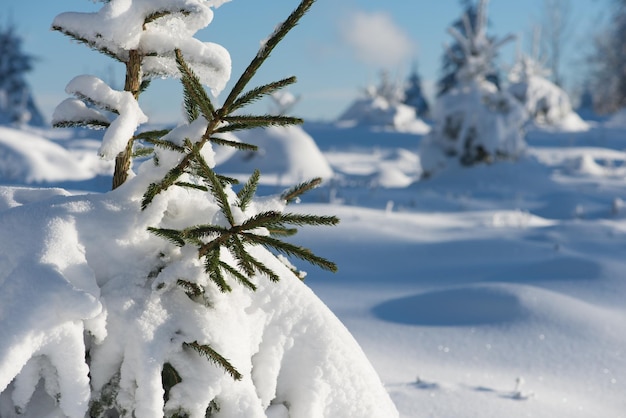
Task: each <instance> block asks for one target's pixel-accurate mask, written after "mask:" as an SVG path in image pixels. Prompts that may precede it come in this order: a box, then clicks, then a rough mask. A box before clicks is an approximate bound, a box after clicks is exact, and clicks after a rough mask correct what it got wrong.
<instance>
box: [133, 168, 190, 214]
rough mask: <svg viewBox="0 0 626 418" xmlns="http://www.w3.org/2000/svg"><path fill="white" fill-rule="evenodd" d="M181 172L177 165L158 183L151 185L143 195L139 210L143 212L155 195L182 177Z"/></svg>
mask: <svg viewBox="0 0 626 418" xmlns="http://www.w3.org/2000/svg"><path fill="white" fill-rule="evenodd" d="M183 173H184V172H183V171H182V169H181V168H180V166H179V165H177V166H176V167H174V168H172V169H171V170H170V171H168V172H167V174H166V175H165V177H164V178H163V179H162V180H161V181H160V182H158V183H151V184H150V185H149V186H148V189H147V190H146V193H144V195H143V199H142V201H141V210H144V209H145V208H147V207H148V205H149V204H150V203H152V201H153V200H154V198H155V197H156V195H158V194H159V193H161V192H162V191H163V190H166V189H167V188H169V187H170V186H171V185H173V184H176V180H178V179H179V178H180V176H182V175H183Z"/></svg>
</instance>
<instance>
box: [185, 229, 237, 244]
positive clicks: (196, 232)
mask: <svg viewBox="0 0 626 418" xmlns="http://www.w3.org/2000/svg"><path fill="white" fill-rule="evenodd" d="M229 232H230V229H227V228H224V227H223V226H219V225H198V226H194V227H192V228H187V229H185V230H184V231H183V232H182V233H181V235H182V236H183V237H189V238H206V237H209V236H212V235H216V234H217V235H226V234H228V233H229ZM209 244H210V243H209Z"/></svg>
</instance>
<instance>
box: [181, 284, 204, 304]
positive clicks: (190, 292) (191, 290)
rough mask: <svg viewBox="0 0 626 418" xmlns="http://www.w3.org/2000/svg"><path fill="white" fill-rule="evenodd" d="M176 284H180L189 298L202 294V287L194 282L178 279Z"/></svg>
mask: <svg viewBox="0 0 626 418" xmlns="http://www.w3.org/2000/svg"><path fill="white" fill-rule="evenodd" d="M176 284H177V285H178V286H180V287H181V288H182V289H183V291H184V292H185V293H186V294H187V296H189V298H190V299H193V298H197V297H199V296H202V295H203V294H204V289H202V287H201V286H200V285H198V284H196V283H192V282H190V281H188V280H183V279H178V280H177V281H176Z"/></svg>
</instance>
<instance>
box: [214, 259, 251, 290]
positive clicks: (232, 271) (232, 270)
mask: <svg viewBox="0 0 626 418" xmlns="http://www.w3.org/2000/svg"><path fill="white" fill-rule="evenodd" d="M220 267H221V268H222V269H224V270H225V271H226V272H228V273H229V274H230V275H231V276H233V277H234V278H235V279H236V280H237V281H238V282H239V283H240V284H242V285H243V286H245V287H247V288H248V289H250V290H252V291H253V292H254V291H256V286H255V285H254V283H252V282H251V281H250V280H248V278H247V277H246V276H244V275H243V274H241V273H240V272H239V271H237V269H235V268H234V267H233V266H231V265H230V264H228V263H224V262H223V261H220Z"/></svg>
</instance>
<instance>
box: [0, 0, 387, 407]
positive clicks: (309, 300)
mask: <svg viewBox="0 0 626 418" xmlns="http://www.w3.org/2000/svg"><path fill="white" fill-rule="evenodd" d="M313 2H314V0H303V1H302V2H301V3H300V5H299V6H298V8H297V9H296V10H295V11H294V12H293V13H292V14H291V15H290V16H289V18H288V19H287V20H286V21H285V22H284V23H283V24H281V25H279V26H278V27H277V28H276V30H275V31H274V33H273V34H272V35H271V36H270V37H269V38H268V39H267V40H266V42H265V43H264V44H263V46H262V47H261V49H260V50H259V53H258V54H257V55H256V56H255V58H254V59H253V60H252V62H251V63H250V65H249V66H248V68H247V69H246V71H244V73H243V75H242V76H241V78H240V79H239V80H238V81H237V82H236V83H235V86H234V87H233V89H232V90H231V92H230V94H229V95H228V97H227V98H226V99H225V100H224V104H223V105H222V107H220V108H216V107H214V106H213V103H212V100H211V99H210V97H209V95H208V93H207V92H206V90H205V89H204V87H203V85H202V82H206V83H207V84H208V86H209V87H210V88H213V89H219V88H220V87H221V76H219V74H223V70H224V71H225V69H224V68H222V67H214V68H213V70H212V71H215V72H216V73H219V74H218V75H217V76H216V75H211V74H210V73H206V74H205V75H206V76H208V78H204V77H202V76H199V75H196V74H195V73H194V71H193V70H192V68H191V67H190V65H188V64H187V59H186V58H187V57H189V58H190V59H189V61H191V62H193V61H194V59H198V61H201V59H200V58H202V57H203V56H204V55H203V52H206V51H204V50H202V49H191V50H186V51H183V50H182V48H181V49H179V48H178V46H184V45H187V44H186V43H185V42H184V41H182V40H180V39H179V41H180V42H179V43H178V45H171V44H168V43H167V42H166V41H164V44H165V45H168V46H173V47H174V50H173V51H171V52H170V51H169V50H167V51H166V53H165V55H164V59H163V60H161V61H159V59H158V58H159V54H160V52H159V51H157V52H156V55H151V56H150V58H154V61H158V62H161V63H168V62H169V60H170V59H173V62H174V65H175V66H174V67H171V66H169V65H165V66H163V67H160V68H163V69H164V71H167V73H168V74H170V75H171V74H172V73H173V72H174V71H176V72H177V73H180V75H181V77H182V83H183V86H184V92H185V108H186V110H187V115H188V123H186V124H183V125H181V126H179V127H177V128H175V129H174V130H172V131H171V132H158V133H157V132H149V133H148V134H139V135H135V134H134V132H135V130H136V129H137V126H138V125H139V124H141V123H142V122H143V121H144V120H145V118H144V116H143V112H141V109H140V108H139V106H138V104H137V100H136V96H134V95H133V94H132V93H130V92H129V91H127V92H116V91H114V90H112V89H111V88H110V87H108V86H107V85H106V84H104V83H103V82H102V81H100V80H97V79H95V78H93V77H79V78H78V79H75V80H74V81H73V82H72V83H70V85H71V86H72V88H70V89H69V90H70V91H71V92H73V93H76V95H77V96H78V97H79V98H81V99H87V101H89V102H96V103H98V104H100V105H103V107H105V108H107V109H108V110H114V111H116V112H117V113H118V114H119V116H117V118H116V119H115V120H113V121H112V122H109V121H108V115H105V114H104V113H100V112H98V111H97V110H95V109H91V108H88V107H85V106H84V103H83V102H80V103H79V102H72V104H71V105H69V106H68V105H63V106H67V107H65V108H63V109H62V112H61V115H62V116H67V118H65V119H64V120H66V121H68V123H73V122H80V123H88V122H89V121H90V120H91V121H96V122H103V123H104V122H105V117H106V118H107V119H106V123H105V125H108V130H107V133H106V134H105V136H104V142H103V146H102V148H101V154H103V155H104V156H107V157H111V156H115V153H117V152H122V151H124V149H126V148H127V147H128V145H127V143H126V140H124V141H121V140H118V139H120V138H127V137H129V136H130V137H132V138H133V140H135V141H136V140H145V141H147V142H148V143H150V144H152V145H153V146H154V150H153V152H154V158H153V159H151V160H148V161H146V162H145V163H143V164H142V165H141V166H139V168H138V170H137V172H136V175H133V176H130V177H129V179H128V180H127V181H125V182H124V183H123V184H121V185H120V187H118V188H116V189H115V190H113V191H111V192H109V193H105V194H91V195H82V196H71V195H70V194H69V193H68V192H65V191H63V190H59V189H57V190H45V189H42V190H32V189H18V188H2V189H0V208H2V211H0V233H1V234H2V235H1V237H0V238H1V239H0V254H2V256H0V266H1V268H0V416H2V417H14V416H23V417H28V418H34V417H43V416H50V417H52V416H54V417H70V418H81V417H85V416H89V417H118V416H119V417H130V416H132V417H137V418H154V417H160V416H166V417H197V418H201V417H208V416H211V417H229V418H231V417H241V418H244V417H246V418H248V417H266V416H269V417H283V416H294V417H305V418H306V417H311V418H313V417H338V416H346V417H393V416H397V412H396V411H395V408H394V406H393V404H392V403H391V401H390V399H389V397H388V395H387V393H386V392H385V390H384V388H383V387H382V385H381V384H380V381H379V379H378V377H377V376H376V374H375V372H374V371H373V368H372V367H371V365H370V364H369V363H368V361H367V360H366V358H365V356H364V355H363V352H362V351H361V350H360V348H359V346H358V344H357V343H356V342H355V341H354V339H353V338H352V337H351V336H350V334H349V333H348V332H347V330H346V329H345V328H344V327H343V326H342V325H341V324H340V323H339V321H338V320H337V319H336V318H335V317H334V316H333V315H332V314H331V313H330V312H329V311H328V309H327V308H326V307H325V306H324V305H323V304H322V303H321V302H320V301H319V300H318V299H317V298H316V297H315V296H314V295H313V293H312V292H311V291H310V289H308V288H307V287H306V286H305V285H304V284H303V283H302V281H301V279H300V278H301V274H299V272H297V270H296V269H295V268H294V267H293V266H292V265H291V263H290V262H288V261H287V260H286V259H285V258H284V256H295V257H297V258H300V259H303V260H305V261H309V262H311V263H313V264H315V265H317V266H319V267H322V268H326V269H334V268H335V266H334V264H333V263H331V262H329V261H327V260H325V259H324V258H321V257H319V256H316V255H314V254H313V253H311V252H310V251H309V250H307V249H305V248H301V247H298V246H297V245H294V244H291V243H288V242H285V241H283V240H282V239H281V237H284V236H288V235H293V234H294V233H295V232H296V230H295V229H294V227H297V226H301V225H332V224H335V223H336V222H337V219H336V218H335V217H325V216H315V215H300V214H295V213H288V212H285V208H286V205H287V204H288V203H290V202H292V201H294V200H295V199H296V198H297V196H298V195H299V194H301V193H303V192H305V191H307V190H309V189H310V188H312V187H314V186H315V185H316V184H317V183H318V182H319V180H313V181H310V182H306V183H303V184H301V185H298V186H296V187H294V188H292V189H291V190H289V191H287V192H285V193H284V194H282V195H280V196H274V197H266V198H263V199H260V198H256V197H255V190H256V185H257V183H258V180H259V172H258V171H255V172H254V173H253V174H252V176H251V177H250V180H249V181H248V182H247V183H246V184H244V185H243V187H241V188H240V189H239V191H237V192H235V189H234V188H233V186H232V182H233V179H229V178H226V177H224V176H221V175H219V174H217V173H216V172H215V171H214V170H213V167H214V163H215V162H214V156H215V153H214V151H213V149H212V144H220V145H231V146H236V147H238V148H241V149H251V148H253V147H252V146H251V145H248V144H242V143H237V142H232V141H228V140H225V139H223V138H220V137H221V134H223V133H227V132H230V131H234V130H240V129H249V128H250V127H254V126H267V125H273V124H278V125H284V124H287V125H288V124H292V123H295V122H298V120H296V119H294V118H288V117H283V116H248V115H243V116H242V115H239V116H233V112H234V111H236V110H238V109H241V108H242V107H244V106H245V105H246V104H248V103H250V102H251V101H254V100H257V99H259V98H260V97H262V96H265V95H268V94H271V93H273V92H275V91H277V90H278V89H280V88H282V87H285V86H286V85H288V84H290V83H292V82H293V81H294V79H293V78H290V79H285V80H281V81H279V82H275V83H270V84H267V85H264V86H260V87H257V88H254V89H251V90H249V91H244V89H245V88H246V86H247V84H248V82H249V81H250V79H251V77H252V76H253V75H254V74H255V73H256V70H257V69H258V68H259V67H260V65H261V64H262V63H263V62H264V61H265V60H266V59H267V58H268V56H269V54H270V53H271V51H272V50H273V49H274V48H275V46H276V45H277V44H278V43H279V42H280V40H281V39H282V38H283V37H284V36H285V35H286V33H287V32H288V31H289V30H290V29H291V28H293V27H294V26H295V25H296V23H297V22H298V21H299V19H300V18H301V17H302V16H303V15H304V14H305V13H306V11H308V9H309V8H310V7H311V5H312V4H313ZM222 3H223V1H220V0H216V1H203V0H181V1H177V0H171V1H165V0H160V1H136V2H129V1H123V0H111V1H109V2H106V4H105V6H104V7H103V9H102V10H106V13H103V12H102V11H101V12H100V13H96V14H93V15H88V16H83V15H81V14H76V15H61V16H62V17H61V18H57V20H55V22H56V23H59V22H60V21H62V22H63V25H64V27H75V28H78V29H77V30H76V32H73V34H74V35H75V37H76V36H80V35H84V36H82V37H83V39H85V40H88V39H89V37H90V36H92V35H93V37H94V39H100V37H106V38H107V39H109V40H113V39H114V40H116V41H115V42H112V43H110V44H108V45H107V47H106V49H107V50H108V51H109V52H111V54H115V53H116V51H117V52H120V51H121V52H120V54H121V57H124V56H125V53H124V52H123V51H125V50H124V49H123V48H121V49H119V51H118V50H116V49H114V47H115V46H116V45H117V43H116V42H121V45H122V46H128V45H129V44H131V43H133V42H135V41H136V40H137V39H136V38H135V35H136V33H135V32H133V31H132V30H129V28H133V26H132V25H130V24H128V25H124V24H118V23H120V22H118V21H116V20H113V21H110V22H109V24H104V23H103V22H105V21H107V19H109V18H115V17H118V18H123V19H122V20H124V19H125V18H132V19H131V20H132V21H133V22H134V21H135V20H136V19H137V18H138V16H139V17H141V18H142V19H143V20H144V22H145V26H146V27H147V26H150V27H151V28H153V29H154V30H155V33H159V34H161V35H163V36H162V37H160V39H163V40H164V39H166V37H165V36H164V34H165V30H166V29H167V30H169V31H171V32H172V33H173V34H176V30H175V29H176V28H183V27H184V26H185V24H186V22H187V21H188V19H190V16H193V15H194V13H199V14H200V15H201V16H204V18H206V17H207V16H209V13H208V12H210V11H211V9H210V8H211V7H218V6H219V5H221V4H222ZM128 6H137V8H133V7H130V8H129V7H128ZM154 7H156V9H155V8H154ZM72 16H73V17H72ZM74 20H76V22H74ZM191 20H192V21H193V19H191ZM202 21H203V22H206V19H204V20H202ZM83 25H84V26H83ZM161 26H162V27H161ZM157 28H158V29H157ZM92 30H94V31H93V32H90V31H92ZM174 38H175V36H174ZM140 44H141V42H140ZM131 51H134V49H132V50H131ZM220 51H221V50H220ZM222 52H223V51H221V52H220V54H222ZM170 53H171V56H170ZM221 56H222V57H223V54H222V55H221ZM218 61H219V62H223V61H220V60H218ZM150 68H155V67H150ZM174 69H175V70H174ZM207 80H208V81H207ZM125 93H129V94H125ZM71 108H74V109H78V113H77V114H75V113H72V112H70V111H69V110H68V109H71ZM96 112H98V113H96ZM114 113H115V112H114ZM96 115H98V116H96ZM92 117H94V118H95V119H92ZM59 120H63V119H62V118H59ZM133 135H134V137H133ZM276 253H278V254H281V253H282V255H276ZM277 281H279V283H273V282H277Z"/></svg>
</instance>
